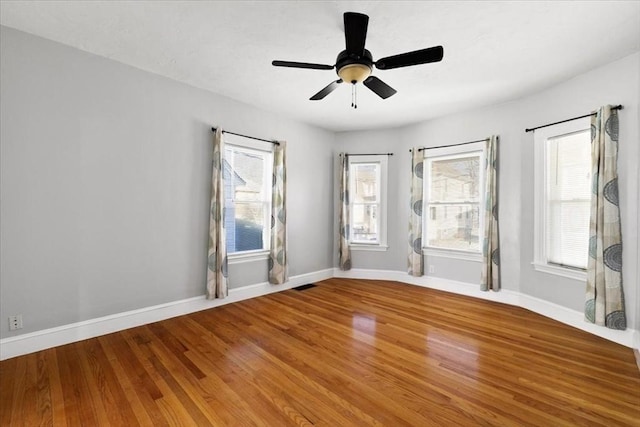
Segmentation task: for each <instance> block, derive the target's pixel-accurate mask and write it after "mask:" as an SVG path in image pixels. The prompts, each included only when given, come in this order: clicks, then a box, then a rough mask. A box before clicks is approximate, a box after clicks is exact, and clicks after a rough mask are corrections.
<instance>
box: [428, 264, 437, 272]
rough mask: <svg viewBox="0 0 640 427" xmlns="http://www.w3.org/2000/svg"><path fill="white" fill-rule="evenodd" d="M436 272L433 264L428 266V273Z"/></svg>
mask: <svg viewBox="0 0 640 427" xmlns="http://www.w3.org/2000/svg"><path fill="white" fill-rule="evenodd" d="M435 272H436V268H435V267H434V266H433V265H430V266H429V273H435Z"/></svg>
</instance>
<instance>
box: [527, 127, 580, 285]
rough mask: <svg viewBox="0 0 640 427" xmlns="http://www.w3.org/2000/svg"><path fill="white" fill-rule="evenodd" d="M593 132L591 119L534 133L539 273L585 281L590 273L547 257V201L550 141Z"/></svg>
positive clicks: (537, 266) (537, 264) (537, 267)
mask: <svg viewBox="0 0 640 427" xmlns="http://www.w3.org/2000/svg"><path fill="white" fill-rule="evenodd" d="M590 129H591V121H590V118H589V117H585V118H581V119H577V120H572V121H569V122H565V123H560V124H557V125H553V126H548V127H545V128H540V129H536V131H535V134H534V144H535V146H534V239H533V242H534V250H533V256H534V259H533V262H532V263H531V264H532V266H533V268H534V269H535V270H536V271H540V272H543V273H548V274H553V275H556V276H561V277H565V278H568V279H573V280H576V281H580V282H583V283H584V282H586V280H587V271H586V269H580V268H577V267H569V266H563V265H560V264H556V263H550V262H549V261H548V257H547V250H548V249H547V244H548V242H547V239H546V236H547V228H546V227H547V200H548V199H549V185H548V182H549V171H548V167H547V166H548V165H547V159H548V155H549V152H548V140H549V139H552V138H557V137H561V136H564V135H569V134H575V133H578V132H583V131H585V130H589V131H590Z"/></svg>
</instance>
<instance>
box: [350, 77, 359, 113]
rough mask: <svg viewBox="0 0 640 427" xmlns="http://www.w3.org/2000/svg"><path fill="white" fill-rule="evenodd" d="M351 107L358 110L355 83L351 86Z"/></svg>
mask: <svg viewBox="0 0 640 427" xmlns="http://www.w3.org/2000/svg"><path fill="white" fill-rule="evenodd" d="M351 106H352V107H353V108H358V92H357V89H356V84H355V83H353V84H352V85H351Z"/></svg>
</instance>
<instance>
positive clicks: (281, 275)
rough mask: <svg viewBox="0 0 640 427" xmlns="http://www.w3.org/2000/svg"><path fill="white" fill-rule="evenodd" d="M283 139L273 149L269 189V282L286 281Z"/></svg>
mask: <svg viewBox="0 0 640 427" xmlns="http://www.w3.org/2000/svg"><path fill="white" fill-rule="evenodd" d="M286 147H287V144H286V142H285V141H279V145H275V148H274V151H273V183H272V189H271V247H270V248H269V283H271V284H274V285H279V284H282V283H284V282H286V281H287V280H288V279H289V277H288V272H287V173H286V164H287V161H286Z"/></svg>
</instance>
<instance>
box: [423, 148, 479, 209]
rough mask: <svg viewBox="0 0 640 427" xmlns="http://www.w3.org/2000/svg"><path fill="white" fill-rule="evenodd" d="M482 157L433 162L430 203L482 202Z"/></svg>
mask: <svg viewBox="0 0 640 427" xmlns="http://www.w3.org/2000/svg"><path fill="white" fill-rule="evenodd" d="M479 181H480V157H479V156H474V157H462V158H456V159H444V160H433V161H432V162H431V176H430V183H431V188H430V201H431V202H436V201H440V202H444V201H447V202H465V201H474V202H478V201H479V200H480V189H479Z"/></svg>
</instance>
